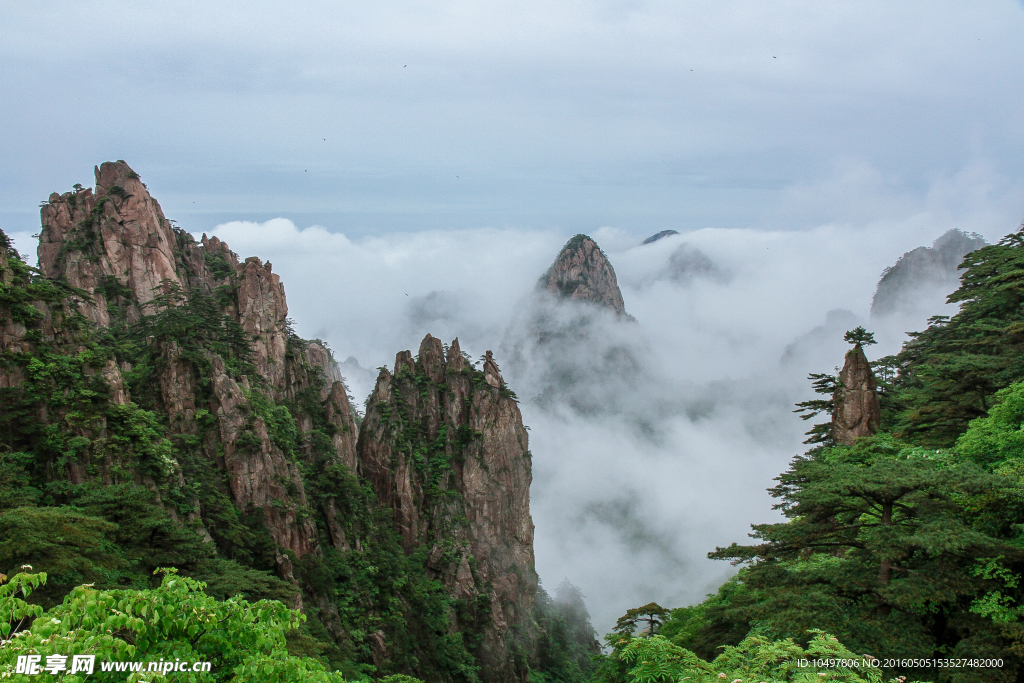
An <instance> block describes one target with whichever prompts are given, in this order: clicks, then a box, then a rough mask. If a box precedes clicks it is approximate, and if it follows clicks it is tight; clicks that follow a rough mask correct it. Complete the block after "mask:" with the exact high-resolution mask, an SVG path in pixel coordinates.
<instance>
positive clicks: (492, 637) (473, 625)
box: [357, 334, 537, 683]
mask: <svg viewBox="0 0 1024 683" xmlns="http://www.w3.org/2000/svg"><path fill="white" fill-rule="evenodd" d="M357 451H358V458H359V461H358V469H359V474H360V475H362V476H363V477H365V478H366V479H367V480H368V481H369V482H370V484H371V485H372V486H373V489H374V491H375V492H376V494H377V497H378V498H379V499H380V500H381V501H382V502H383V503H384V505H385V506H386V507H390V508H391V510H392V512H393V514H394V520H395V527H396V529H397V530H398V531H399V533H400V534H401V537H402V542H403V544H404V545H405V547H406V550H407V551H409V552H411V551H413V550H414V549H416V548H424V549H428V550H427V557H428V559H427V565H428V567H430V568H431V569H432V570H433V571H434V572H436V575H437V576H438V578H439V579H440V580H441V581H443V582H444V584H445V586H447V588H448V591H449V593H450V594H451V595H452V596H453V597H454V598H456V599H457V600H459V601H460V602H462V603H463V604H464V605H465V606H466V607H465V610H464V611H460V613H459V615H457V622H458V623H457V624H456V625H455V626H456V628H458V629H460V630H470V631H477V632H479V633H481V635H482V637H483V640H482V641H481V642H480V645H479V650H478V651H477V652H475V653H474V654H476V655H477V657H478V659H479V662H480V664H481V680H484V681H488V682H490V683H506V682H507V683H512V682H513V681H525V680H526V675H527V669H526V667H525V662H523V661H521V660H520V658H519V657H518V656H517V654H516V653H517V652H530V651H531V650H532V646H531V642H532V639H533V636H532V633H533V630H534V629H533V626H532V617H531V614H532V610H533V604H534V599H535V595H536V592H537V575H536V573H535V571H534V559H533V521H532V519H531V517H530V482H531V480H532V465H531V455H530V451H529V450H528V439H527V432H526V429H525V428H524V427H523V420H522V416H521V414H520V412H519V406H518V405H517V404H516V401H515V399H514V396H513V395H512V394H511V393H510V392H509V390H508V389H507V388H506V387H505V384H504V380H503V379H502V377H501V374H500V372H499V371H498V366H497V364H496V363H495V362H494V359H493V356H492V355H491V352H490V351H488V352H487V356H486V360H485V362H484V365H483V369H482V370H481V369H477V368H476V367H474V366H473V365H471V364H470V363H469V361H467V360H466V358H465V357H464V356H463V354H462V351H461V349H460V348H459V340H458V339H456V340H454V341H453V342H452V343H451V346H450V347H448V349H447V350H445V349H444V347H443V345H442V343H441V340H439V339H437V338H435V337H432V336H430V335H429V334H428V335H427V336H426V337H425V338H424V339H423V342H422V343H421V344H420V348H419V355H418V356H417V357H416V358H413V356H412V353H411V352H409V351H401V352H399V353H398V354H397V356H396V357H395V365H394V370H393V371H391V372H389V371H388V369H387V368H382V369H381V371H380V375H379V376H378V378H377V386H376V388H375V389H374V390H373V393H372V394H371V395H370V399H369V401H368V402H367V410H366V417H365V419H364V420H363V423H362V425H361V427H360V432H359V443H358V448H357Z"/></svg>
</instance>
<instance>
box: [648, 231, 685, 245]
mask: <svg viewBox="0 0 1024 683" xmlns="http://www.w3.org/2000/svg"><path fill="white" fill-rule="evenodd" d="M678 234H679V231H678V230H662V231H661V232H656V233H654V234H653V235H651V236H650V237H648V238H647V239H645V240H644V241H643V242H642V244H651V243H652V242H657V241H658V240H660V239H664V238H665V237H668V236H669V235H678Z"/></svg>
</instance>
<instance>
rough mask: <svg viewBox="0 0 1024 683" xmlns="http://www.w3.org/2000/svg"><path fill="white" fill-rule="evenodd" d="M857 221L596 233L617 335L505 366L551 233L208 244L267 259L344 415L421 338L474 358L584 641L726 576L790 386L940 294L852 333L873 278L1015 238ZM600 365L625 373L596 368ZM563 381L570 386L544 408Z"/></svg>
mask: <svg viewBox="0 0 1024 683" xmlns="http://www.w3.org/2000/svg"><path fill="white" fill-rule="evenodd" d="M954 185H955V184H954ZM947 190H948V188H947ZM947 190H939V192H940V194H942V193H943V192H946V194H948V191H947ZM822 193H827V188H826V189H825V190H822ZM808 194H810V191H809V190H808ZM954 194H956V193H954ZM958 205H959V206H960V207H961V209H962V208H963V207H964V206H965V204H964V203H963V202H959V204H958ZM879 206H881V208H880V209H879V210H878V211H877V212H876V215H874V216H864V215H857V216H855V217H853V218H850V219H848V220H845V221H844V222H841V223H840V222H836V223H832V224H827V225H821V226H818V227H816V228H812V229H805V230H792V231H789V230H754V229H715V228H708V229H703V230H697V231H692V232H687V233H685V234H680V235H672V236H669V237H666V238H663V239H661V240H658V241H657V242H654V243H651V244H646V245H644V244H641V241H642V240H641V238H642V237H644V236H643V235H641V236H637V235H633V234H629V233H626V232H623V231H621V230H617V229H615V228H612V227H602V228H598V229H596V230H594V231H592V233H591V235H592V236H593V237H594V238H595V239H596V240H597V242H598V243H599V244H600V245H601V246H602V247H603V248H604V250H605V251H606V253H607V254H608V257H609V259H610V260H611V262H612V264H613V265H614V267H615V269H616V272H617V275H618V279H619V284H620V286H621V289H622V293H623V298H624V300H625V304H626V309H627V311H628V312H629V313H630V314H631V315H633V316H634V317H635V318H636V322H635V323H627V322H622V321H619V320H615V319H614V316H610V315H602V314H594V315H592V316H591V317H590V319H589V322H588V325H589V327H588V328H587V330H586V334H585V335H584V337H585V338H582V339H579V338H577V339H569V340H568V341H565V342H564V343H563V344H562V346H556V347H554V348H546V349H543V350H542V352H539V351H537V350H536V349H534V350H533V352H530V350H529V349H527V353H525V354H523V353H522V350H523V345H522V343H521V342H522V340H523V339H529V338H530V335H531V334H532V333H533V331H532V330H531V329H530V327H529V325H530V324H531V323H530V321H531V320H532V318H531V311H533V310H534V309H535V307H536V306H537V305H538V304H537V299H536V294H535V292H534V290H535V287H536V283H537V280H538V278H539V276H540V275H541V274H543V273H544V271H545V270H546V269H547V268H548V266H549V265H550V263H551V262H552V261H553V259H554V257H555V256H556V254H557V253H558V251H559V249H560V248H561V246H562V244H563V243H564V242H565V240H566V239H567V238H568V237H569V235H567V234H563V233H560V232H558V231H557V230H530V229H522V228H481V229H478V230H451V231H445V230H431V231H422V232H405V233H390V234H385V235H379V236H373V237H362V238H359V239H350V238H348V237H346V236H345V235H344V234H342V233H340V232H332V231H330V230H327V229H326V228H323V227H319V226H312V227H307V228H299V227H297V226H296V225H295V224H294V223H293V222H292V221H290V220H288V219H286V218H278V219H274V220H270V221H267V222H264V223H250V222H231V223H225V224H223V225H220V226H218V227H217V228H216V230H215V231H214V233H215V234H216V235H217V236H218V237H220V238H221V239H223V240H225V241H226V242H227V243H228V244H229V245H230V246H231V247H232V249H234V250H235V251H237V252H238V253H240V254H241V255H243V256H245V255H248V254H259V255H260V256H261V257H262V258H264V259H268V260H270V261H271V262H272V263H273V268H274V271H275V272H277V273H279V274H280V275H281V277H282V279H283V280H284V282H285V284H286V290H287V292H288V301H289V306H290V316H291V317H292V318H294V319H295V321H296V326H297V330H298V331H299V333H300V334H302V335H303V336H305V337H308V338H314V337H315V338H320V339H323V340H325V341H326V342H328V343H329V344H330V346H331V348H332V349H333V351H334V353H335V355H336V357H337V359H338V360H339V361H340V362H342V367H343V372H344V373H345V376H346V379H347V381H348V384H349V388H350V392H351V394H352V395H353V396H354V397H355V400H356V403H357V404H361V403H362V401H363V399H364V398H365V396H366V395H367V394H368V393H369V392H370V390H371V388H372V384H373V380H374V377H375V375H376V371H375V368H376V367H378V366H382V365H388V366H390V365H391V364H392V363H393V359H394V354H395V353H396V352H397V351H399V350H403V349H411V350H413V351H415V350H416V349H417V348H418V345H419V342H420V340H421V339H422V337H423V336H424V335H425V334H427V333H430V334H433V335H434V336H437V337H440V338H441V339H443V340H445V341H449V340H451V339H453V338H455V337H456V336H457V337H458V338H459V340H460V343H461V345H462V348H463V349H464V350H467V351H468V352H469V353H470V354H471V356H473V357H474V358H476V357H479V356H480V355H482V354H483V353H484V352H485V351H486V350H489V349H490V350H494V352H495V354H496V358H497V360H498V362H499V364H501V365H502V367H503V368H504V369H505V376H506V379H507V380H508V381H509V382H510V384H511V386H512V388H513V389H514V390H516V391H517V393H518V394H519V397H520V399H521V408H522V412H523V416H524V421H525V422H526V424H527V425H528V426H529V427H530V429H531V432H530V434H531V437H530V438H531V442H530V448H531V451H532V453H533V458H534V461H533V462H534V483H533V488H532V513H533V518H534V521H535V523H536V556H537V569H538V571H539V573H540V576H541V578H542V581H544V582H545V584H546V585H548V586H554V585H557V584H558V583H559V582H560V581H561V580H562V579H563V578H568V579H569V580H570V581H572V582H573V583H574V584H576V585H578V586H579V587H580V588H581V589H582V591H583V593H584V595H586V596H587V601H588V605H589V607H590V609H591V612H592V614H593V616H594V622H595V625H596V627H597V628H598V630H599V631H601V632H604V631H606V630H608V629H609V628H610V627H611V625H612V624H613V623H614V621H615V619H616V618H617V617H618V616H619V615H621V614H622V613H623V612H624V611H625V610H626V609H628V608H630V607H634V606H636V605H640V604H645V603H647V602H650V601H652V600H655V601H658V602H660V603H662V604H664V605H669V606H678V605H684V604H689V603H693V602H696V601H699V600H700V599H702V598H703V596H704V595H705V594H706V593H708V592H709V591H713V590H714V589H715V588H716V586H717V585H718V584H719V583H721V581H723V580H724V579H725V578H726V577H727V576H729V575H730V574H731V573H732V572H733V571H735V570H734V569H733V568H732V567H730V566H729V565H728V564H726V563H722V562H713V561H710V560H708V559H707V558H706V554H707V553H708V552H709V551H711V550H714V548H715V547H716V546H725V545H728V544H730V543H732V542H734V541H735V542H743V541H744V540H745V539H746V534H747V532H748V531H749V526H750V524H753V523H761V522H766V521H770V520H772V519H777V518H778V513H777V512H773V511H772V509H771V506H772V503H773V501H772V499H771V498H770V497H769V496H768V494H767V493H766V489H767V488H768V487H770V486H771V485H772V479H773V477H775V476H777V475H778V474H779V473H780V472H782V471H783V470H784V469H785V468H786V467H787V463H788V462H789V460H790V459H791V458H792V457H793V456H794V455H795V454H797V453H800V452H802V451H803V450H805V448H806V447H805V446H803V445H802V440H803V438H804V436H803V432H804V431H805V430H806V429H807V428H808V427H809V424H808V423H805V422H803V421H801V420H800V419H798V417H797V416H795V415H794V414H793V413H792V409H793V404H794V403H795V402H797V401H800V400H806V399H807V398H810V397H811V394H810V391H809V383H808V382H807V381H806V379H805V378H806V375H807V373H808V372H814V371H816V372H829V371H832V370H833V369H834V368H835V367H836V366H838V365H841V363H842V359H843V353H844V351H845V349H846V348H847V346H846V344H845V343H844V342H843V340H842V334H843V332H845V331H846V330H848V329H851V328H852V327H854V326H855V325H856V324H865V325H867V326H868V328H869V329H873V330H874V331H875V332H876V336H877V337H878V339H879V344H878V345H877V346H874V347H871V348H870V349H869V356H870V357H872V358H877V357H879V356H882V355H886V354H889V353H893V352H895V351H897V350H898V349H899V347H900V345H901V343H902V342H903V341H904V340H905V338H906V337H905V334H904V332H906V331H911V330H915V329H921V328H923V327H924V325H925V320H926V318H927V316H928V315H933V314H937V313H942V312H947V313H948V312H949V311H948V310H945V311H944V310H943V308H944V305H943V304H942V299H943V296H944V293H941V292H930V293H929V292H926V293H924V294H922V296H925V298H926V299H928V301H929V302H930V303H929V304H928V305H927V306H925V307H924V308H923V309H922V310H918V311H917V312H915V313H914V315H913V316H911V317H909V318H907V317H903V318H894V319H888V320H885V321H879V320H875V321H872V320H870V318H869V307H870V304H871V298H872V295H873V293H874V290H875V287H876V285H877V282H878V279H879V276H880V274H881V272H882V271H883V269H884V268H886V267H887V266H891V265H892V264H893V263H894V262H895V261H896V260H897V259H898V258H899V257H900V255H901V254H903V253H904V252H906V251H908V250H910V249H913V248H915V247H918V246H927V245H930V244H931V243H932V241H933V240H935V239H936V238H937V237H938V236H940V235H941V234H942V233H944V232H945V231H946V230H948V229H950V228H952V227H959V228H962V229H966V230H969V231H972V230H974V231H978V232H981V233H982V234H984V235H985V236H986V237H987V238H988V239H989V241H990V242H993V241H996V240H998V238H999V237H1000V236H1001V235H1002V234H1004V233H1007V232H1010V231H1012V230H1013V229H1014V228H1015V227H1016V225H1015V223H1016V221H1014V220H1011V219H1010V218H1009V215H1008V214H1007V213H1005V212H1004V213H1002V214H1001V213H999V212H992V211H987V210H980V211H974V212H971V211H969V210H962V211H959V212H953V211H949V210H947V208H948V207H947V205H946V204H944V203H942V202H938V203H936V202H935V201H934V198H932V199H927V198H926V200H925V201H923V202H922V203H920V204H919V205H916V206H914V207H912V209H913V210H906V211H898V210H893V207H892V203H891V202H889V203H886V202H879ZM979 206H982V204H979ZM858 210H859V209H858ZM965 211H966V212H965ZM652 232H653V231H652ZM674 254H676V255H677V256H676V257H675V261H676V265H675V268H676V270H675V271H673V255H674ZM679 254H682V256H679ZM680 263H681V264H682V265H681V266H680V265H679V264H680ZM695 263H696V264H697V266H696V267H695V266H694V264H695ZM708 264H710V267H709V265H708ZM680 268H682V270H680ZM687 268H689V269H690V270H687ZM673 272H676V276H675V277H672V273H673ZM929 306H931V307H932V309H929ZM946 308H949V307H948V306H947V307H946ZM571 314H572V312H571V311H569V312H566V313H565V315H567V316H571ZM517 344H518V346H517ZM611 351H615V352H622V353H623V354H625V355H623V356H621V357H624V358H627V359H628V362H626V363H625V366H626V367H620V366H614V367H610V366H608V365H607V363H605V362H604V361H603V360H602V358H605V357H608V356H609V353H610V352H611ZM517 354H518V355H517ZM513 357H515V358H516V362H515V363H512V360H513ZM602 363H604V364H602ZM566 367H570V368H573V372H574V373H575V375H574V379H572V380H571V384H572V386H571V387H569V388H568V389H566V387H564V386H563V387H561V389H562V390H563V391H561V392H560V391H557V390H556V391H554V393H552V392H551V391H548V392H547V393H545V389H546V388H547V389H550V388H551V387H550V385H551V384H552V382H555V383H557V382H558V381H560V380H552V377H557V376H559V372H560V371H562V370H565V368H566ZM563 374H564V373H563ZM556 389H558V387H556ZM573 397H575V398H573ZM580 401H582V404H581V402H580Z"/></svg>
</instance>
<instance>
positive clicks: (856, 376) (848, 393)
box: [832, 344, 881, 446]
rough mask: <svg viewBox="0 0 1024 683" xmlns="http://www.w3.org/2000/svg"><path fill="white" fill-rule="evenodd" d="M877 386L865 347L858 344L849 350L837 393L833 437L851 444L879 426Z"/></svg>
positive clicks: (843, 442) (834, 396)
mask: <svg viewBox="0 0 1024 683" xmlns="http://www.w3.org/2000/svg"><path fill="white" fill-rule="evenodd" d="M877 389H878V382H877V381H876V380H875V375H874V373H873V372H872V371H871V365H870V364H869V363H868V359H867V357H866V356H865V355H864V349H862V348H861V346H860V344H857V345H856V346H854V347H853V348H852V349H850V350H849V351H847V352H846V362H845V363H844V364H843V369H842V371H841V372H840V373H839V383H838V386H837V387H836V391H835V394H834V395H833V400H834V402H835V406H834V409H833V411H832V437H833V438H834V439H835V440H836V441H837V442H839V443H841V444H846V445H847V446H849V445H851V444H852V443H853V442H854V441H856V440H857V439H859V438H860V437H862V436H871V435H872V434H874V433H875V432H876V431H877V430H878V422H879V419H880V416H881V406H880V404H879V401H878V391H877Z"/></svg>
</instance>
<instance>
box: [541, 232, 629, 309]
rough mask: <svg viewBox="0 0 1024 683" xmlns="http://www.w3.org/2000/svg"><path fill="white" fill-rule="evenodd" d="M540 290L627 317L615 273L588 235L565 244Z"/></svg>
mask: <svg viewBox="0 0 1024 683" xmlns="http://www.w3.org/2000/svg"><path fill="white" fill-rule="evenodd" d="M537 287H538V288H539V289H545V290H547V291H548V292H550V293H551V294H554V295H555V296H558V297H560V298H563V299H570V300H574V301H586V302H589V303H592V304H596V305H598V306H603V307H605V308H608V309H611V310H612V311H614V312H615V314H616V315H620V316H625V315H626V305H625V304H624V303H623V302H622V292H620V291H619V283H618V281H617V280H616V279H615V269H614V268H612V264H611V263H609V262H608V258H607V257H606V256H605V255H604V252H603V251H601V247H599V246H597V243H596V242H595V241H594V240H592V239H590V238H589V237H587V236H586V235H576V236H575V237H573V238H572V239H571V240H569V241H568V242H566V243H565V246H564V247H562V251H561V252H559V254H558V257H557V258H556V259H555V262H554V263H553V264H552V265H551V268H549V269H548V272H547V273H545V274H544V276H543V277H542V278H541V279H540V282H538V283H537Z"/></svg>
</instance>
